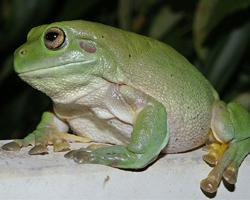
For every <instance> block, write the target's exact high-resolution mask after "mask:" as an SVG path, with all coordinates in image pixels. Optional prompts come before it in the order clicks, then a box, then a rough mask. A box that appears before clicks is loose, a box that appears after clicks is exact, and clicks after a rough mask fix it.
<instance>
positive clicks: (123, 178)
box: [0, 141, 250, 200]
mask: <svg viewBox="0 0 250 200" xmlns="http://www.w3.org/2000/svg"><path fill="white" fill-rule="evenodd" d="M6 142H8V141H0V145H2V144H4V143H6ZM81 146H82V145H81V144H72V145H71V147H72V149H75V148H79V147H81ZM28 149H29V148H24V149H22V150H21V151H19V152H6V151H3V150H0V199H25V200H27V199H53V200H54V199H102V200H104V199H109V200H110V199H115V200H118V199H192V200H194V199H208V197H206V196H205V195H204V194H203V193H202V192H201V190H200V187H199V184H200V180H201V179H203V178H205V177H206V176H207V174H208V172H209V171H210V170H211V168H210V167H208V166H207V164H205V163H204V162H203V161H202V158H201V156H202V154H203V153H204V152H202V151H201V150H196V151H192V152H188V153H183V154H169V155H166V156H164V157H163V158H161V159H159V160H158V161H157V162H155V163H154V164H153V165H151V166H150V167H149V168H147V169H146V170H144V171H140V172H135V171H125V170H119V169H115V168H111V167H107V166H102V165H90V164H82V165H79V164H76V163H74V162H73V161H72V160H69V159H65V158H64V157H63V155H64V153H53V152H52V151H51V149H50V153H49V154H47V155H43V156H42V155H39V156H30V155H28V153H27V151H28ZM249 172H250V157H248V158H246V159H245V161H244V162H243V164H242V166H241V168H240V171H239V177H238V182H237V184H236V187H235V190H234V191H233V192H229V191H228V190H227V189H226V188H225V186H224V185H223V184H221V185H220V187H219V190H218V192H217V194H216V196H215V197H214V199H227V200H229V199H248V200H249V199H250V186H249V184H250V173H249Z"/></svg>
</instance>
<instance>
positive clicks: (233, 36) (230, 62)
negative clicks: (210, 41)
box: [205, 22, 250, 92]
mask: <svg viewBox="0 0 250 200" xmlns="http://www.w3.org/2000/svg"><path fill="white" fill-rule="evenodd" d="M249 43H250V23H249V22H248V23H246V24H244V25H243V26H241V27H239V28H237V29H235V30H233V31H232V32H230V33H229V34H228V35H226V36H223V38H222V39H221V40H220V41H219V42H218V43H217V44H216V46H215V48H214V49H213V50H212V51H211V52H210V53H209V54H208V57H207V60H206V62H205V63H206V65H207V67H206V69H207V70H208V72H207V77H208V79H209V80H210V81H211V83H212V84H213V85H214V86H215V88H216V89H217V90H218V91H219V92H220V91H222V90H223V89H224V88H225V86H226V85H227V83H228V81H229V79H230V78H231V77H232V76H233V75H234V72H235V70H236V68H237V66H238V64H239V63H240V60H241V59H242V57H243V55H244V52H245V51H246V49H247V46H248V44H249Z"/></svg>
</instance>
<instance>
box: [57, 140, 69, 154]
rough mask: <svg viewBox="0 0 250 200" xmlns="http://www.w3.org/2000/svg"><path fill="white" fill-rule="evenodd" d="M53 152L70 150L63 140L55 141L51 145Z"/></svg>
mask: <svg viewBox="0 0 250 200" xmlns="http://www.w3.org/2000/svg"><path fill="white" fill-rule="evenodd" d="M53 144H54V145H53V150H54V151H55V152H60V151H68V150H70V145H69V143H68V142H67V141H65V140H55V141H54V143H53Z"/></svg>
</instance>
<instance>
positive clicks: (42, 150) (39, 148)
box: [29, 144, 48, 155]
mask: <svg viewBox="0 0 250 200" xmlns="http://www.w3.org/2000/svg"><path fill="white" fill-rule="evenodd" d="M47 153H48V148H47V145H44V144H38V145H35V146H34V147H33V148H32V149H30V150H29V154H30V155H43V154H47Z"/></svg>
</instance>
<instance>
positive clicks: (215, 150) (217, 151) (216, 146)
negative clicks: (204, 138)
mask: <svg viewBox="0 0 250 200" xmlns="http://www.w3.org/2000/svg"><path fill="white" fill-rule="evenodd" d="M227 147H228V145H227V144H220V143H212V144H209V145H206V146H205V147H204V148H203V150H205V151H208V153H207V154H205V155H204V156H203V157H202V158H203V160H204V161H205V162H206V163H208V164H209V165H211V166H215V165H216V164H217V163H218V160H219V159H220V158H221V157H222V155H223V153H224V152H225V150H226V149H227Z"/></svg>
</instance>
